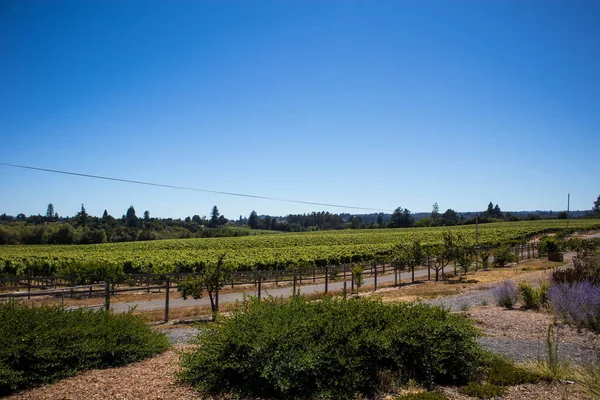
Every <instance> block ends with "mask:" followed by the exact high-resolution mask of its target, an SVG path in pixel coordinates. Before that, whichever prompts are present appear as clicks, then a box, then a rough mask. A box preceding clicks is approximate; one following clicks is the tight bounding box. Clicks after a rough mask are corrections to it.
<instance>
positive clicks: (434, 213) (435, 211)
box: [431, 203, 440, 220]
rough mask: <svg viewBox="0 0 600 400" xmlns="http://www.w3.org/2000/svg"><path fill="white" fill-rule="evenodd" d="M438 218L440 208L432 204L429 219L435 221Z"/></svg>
mask: <svg viewBox="0 0 600 400" xmlns="http://www.w3.org/2000/svg"><path fill="white" fill-rule="evenodd" d="M439 217H440V206H438V203H433V209H432V210H431V219H432V220H436V219H438V218H439Z"/></svg>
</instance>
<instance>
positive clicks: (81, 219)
mask: <svg viewBox="0 0 600 400" xmlns="http://www.w3.org/2000/svg"><path fill="white" fill-rule="evenodd" d="M75 219H76V221H77V224H78V225H79V226H87V224H88V222H89V219H90V216H89V215H88V213H87V211H85V207H84V206H83V204H82V205H81V210H80V211H79V212H78V213H77V215H76V216H75Z"/></svg>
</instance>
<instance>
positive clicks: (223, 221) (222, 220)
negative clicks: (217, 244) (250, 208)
mask: <svg viewBox="0 0 600 400" xmlns="http://www.w3.org/2000/svg"><path fill="white" fill-rule="evenodd" d="M217 221H218V222H217V226H225V224H226V223H227V222H228V221H229V220H228V219H227V218H225V216H224V215H219V219H218V220H217Z"/></svg>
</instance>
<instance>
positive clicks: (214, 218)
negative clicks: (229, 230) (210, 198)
mask: <svg viewBox="0 0 600 400" xmlns="http://www.w3.org/2000/svg"><path fill="white" fill-rule="evenodd" d="M220 215H221V214H219V209H218V208H217V206H214V207H213V208H212V211H211V213H210V221H209V222H208V226H209V227H210V228H216V227H218V226H219V216H220Z"/></svg>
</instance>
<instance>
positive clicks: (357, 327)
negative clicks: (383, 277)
mask: <svg viewBox="0 0 600 400" xmlns="http://www.w3.org/2000/svg"><path fill="white" fill-rule="evenodd" d="M207 329H208V333H207V332H205V333H204V334H202V335H200V336H198V338H197V341H198V343H199V344H200V347H199V349H198V350H197V351H195V352H190V353H188V354H185V355H183V357H182V362H181V367H182V369H181V372H180V378H181V379H182V380H183V381H185V382H187V383H190V384H192V385H194V386H195V387H197V388H198V389H200V390H201V391H202V392H204V393H233V394H236V395H241V396H258V397H267V398H332V399H346V398H352V397H353V396H355V395H356V394H363V395H371V394H373V393H374V392H375V391H376V388H377V387H378V385H379V382H378V379H379V377H380V376H381V375H382V372H385V373H386V375H387V376H390V375H393V376H396V377H397V379H398V381H399V382H398V383H405V382H407V381H408V380H409V379H413V380H415V381H416V382H417V383H420V384H425V385H427V386H432V385H433V384H436V383H439V384H442V383H457V384H460V383H465V382H467V381H469V380H470V378H471V377H473V376H474V375H475V373H476V372H477V371H478V370H479V367H480V365H481V362H482V359H483V357H482V354H483V353H482V350H481V349H480V347H479V345H478V344H477V341H476V337H477V336H478V334H477V331H476V329H475V328H474V327H473V325H472V324H471V323H470V322H469V321H468V320H467V319H466V318H464V317H462V316H460V315H453V314H451V313H450V312H449V310H446V309H443V308H441V307H433V306H428V305H424V304H410V303H403V304H394V305H385V304H383V303H381V302H380V301H376V300H372V299H352V300H343V299H331V298H324V299H322V300H320V301H318V302H309V301H308V300H306V299H304V298H303V297H301V296H298V297H297V298H296V299H294V300H292V301H291V302H288V303H282V302H281V301H280V300H275V299H273V298H270V299H268V300H266V301H264V302H260V301H258V300H257V299H255V298H254V299H251V300H247V301H246V302H245V303H244V304H243V305H242V306H240V307H239V308H238V309H237V310H236V311H234V312H233V314H232V315H231V317H227V318H224V319H223V320H222V323H221V324H219V325H213V326H210V327H208V328H207Z"/></svg>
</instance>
